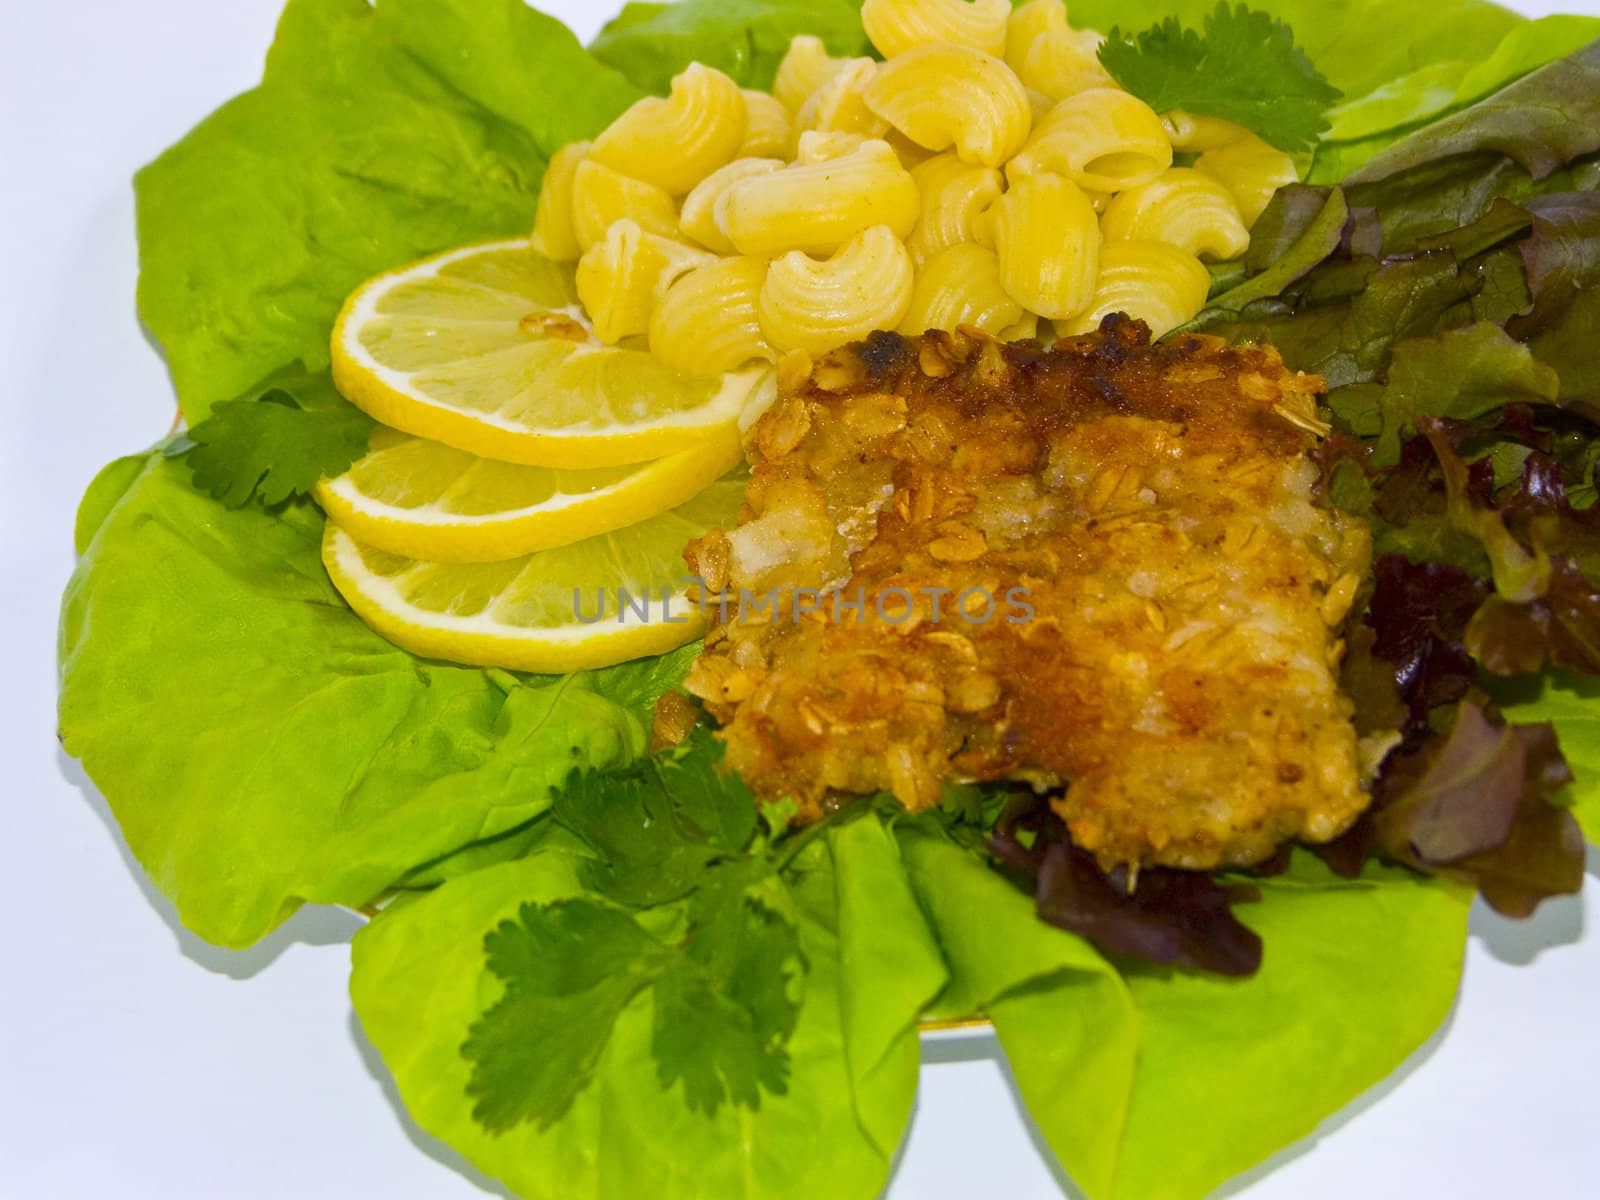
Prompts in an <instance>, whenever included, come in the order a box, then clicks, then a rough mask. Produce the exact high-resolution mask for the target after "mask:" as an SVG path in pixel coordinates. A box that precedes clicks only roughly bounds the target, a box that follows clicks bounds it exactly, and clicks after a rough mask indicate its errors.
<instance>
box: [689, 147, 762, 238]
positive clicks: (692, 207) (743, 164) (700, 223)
mask: <svg viewBox="0 0 1600 1200" xmlns="http://www.w3.org/2000/svg"><path fill="white" fill-rule="evenodd" d="M783 165H784V164H783V160H782V159H781V158H736V159H734V160H733V161H732V162H731V163H729V164H728V165H727V166H725V167H719V168H718V169H717V170H715V171H713V172H711V174H709V175H707V176H706V177H705V178H704V179H702V180H701V181H700V183H699V185H698V186H696V188H695V189H694V191H692V192H690V193H689V194H688V195H687V196H685V197H684V199H683V211H682V213H681V214H680V215H679V217H678V228H679V230H681V231H682V233H683V235H684V237H686V238H689V239H691V240H692V241H696V242H699V243H700V244H701V245H702V246H704V247H705V248H706V249H707V250H715V251H716V252H717V253H718V254H732V253H733V242H731V241H730V240H729V239H728V234H727V230H726V225H727V200H728V192H729V190H730V189H731V188H732V187H733V185H734V184H736V183H738V182H739V181H740V180H741V179H750V178H752V177H754V176H756V175H770V174H772V172H774V171H781V170H783Z"/></svg>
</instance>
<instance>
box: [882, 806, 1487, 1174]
mask: <svg viewBox="0 0 1600 1200" xmlns="http://www.w3.org/2000/svg"><path fill="white" fill-rule="evenodd" d="M904 842H905V847H906V861H907V864H908V868H909V870H910V873H911V880H912V884H913V886H914V887H915V888H916V891H917V895H918V898H919V899H920V900H921V901H922V903H923V905H924V907H925V909H926V911H927V912H928V915H929V919H930V921H931V923H932V925H933V928H934V932H935V934H936V936H937V937H938V939H939V942H940V944H941V945H942V946H943V947H944V950H945V954H946V957H947V960H948V962H949V966H950V971H951V982H950V987H949V989H948V991H947V993H946V995H947V997H948V998H949V1000H950V1002H951V1003H952V1004H953V1005H954V1006H955V1007H956V1008H965V1007H967V1006H969V1005H973V1006H977V1007H979V1008H982V1009H983V1010H984V1011H986V1012H987V1013H988V1014H989V1015H990V1017H991V1018H992V1019H993V1021H994V1024H995V1030H996V1033H997V1034H998V1036H999V1038H1000V1042H1001V1045H1002V1046H1003V1047H1004V1048H1005V1051H1006V1057H1007V1059H1008V1060H1009V1062H1010V1064H1011V1069H1012V1072H1013V1073H1014V1074H1015V1076H1016V1079H1017V1085H1018V1087H1019V1089H1020V1090H1021V1092H1022V1095H1023V1098H1024V1099H1025V1100H1026V1102H1027V1104H1028V1111H1029V1112H1030V1113H1031V1114H1032V1115H1033V1118H1034V1120H1035V1121H1036V1122H1037V1123H1038V1125H1039V1128H1040V1131H1041V1132H1042V1133H1043V1134H1044V1137H1045V1140H1046V1141H1047V1142H1048V1143H1049V1144H1050V1147H1051V1149H1052V1150H1053V1151H1054V1152H1055V1153H1056V1155H1057V1157H1058V1158H1059V1159H1060V1160H1061V1163H1062V1166H1063V1167H1065V1169H1066V1170H1067V1172H1068V1173H1069V1174H1070V1175H1071V1176H1072V1178H1073V1180H1074V1182H1075V1183H1077V1184H1078V1185H1079V1186H1080V1187H1081V1188H1083V1190H1084V1191H1085V1192H1086V1193H1087V1194H1088V1195H1089V1196H1090V1197H1091V1198H1092V1200H1190V1198H1194V1200H1198V1198H1199V1197H1201V1196H1204V1195H1207V1194H1208V1193H1210V1192H1211V1191H1212V1190H1213V1189H1214V1188H1216V1187H1217V1186H1218V1185H1220V1184H1221V1183H1223V1182H1224V1181H1225V1180H1227V1179H1229V1178H1230V1177H1232V1176H1234V1175H1236V1174H1238V1173H1239V1172H1241V1171H1243V1170H1246V1169H1247V1168H1249V1167H1250V1166H1252V1165H1254V1164H1255V1163H1257V1162H1260V1161H1261V1160H1262V1159H1264V1158H1266V1157H1267V1156H1268V1155H1270V1154H1272V1153H1273V1152H1274V1151H1276V1150H1278V1149H1280V1148H1281V1147H1283V1146H1285V1145H1288V1144H1289V1143H1291V1142H1293V1141H1295V1140H1296V1139H1298V1138H1301V1137H1304V1136H1306V1135H1307V1134H1309V1133H1310V1132H1311V1131H1312V1130H1314V1129H1315V1128H1316V1126H1317V1124H1318V1123H1319V1122H1320V1121H1322V1120H1323V1119H1324V1118H1325V1117H1327V1116H1328V1115H1329V1114H1331V1113H1333V1112H1335V1111H1337V1110H1338V1109H1339V1108H1340V1107H1341V1106H1343V1105H1345V1104H1347V1103H1349V1101H1350V1100H1352V1099H1354V1098H1355V1097H1356V1096H1358V1095H1360V1094H1361V1092H1363V1091H1365V1090H1366V1089H1367V1088H1369V1087H1371V1086H1372V1085H1373V1084H1375V1083H1377V1082H1378V1081H1379V1080H1381V1079H1382V1078H1384V1077H1385V1076H1386V1075H1388V1074H1389V1073H1390V1072H1391V1071H1393V1070H1394V1069H1395V1068H1396V1067H1398V1066H1399V1065H1400V1064H1401V1063H1402V1062H1403V1061H1404V1060H1405V1059H1406V1057H1407V1056H1408V1055H1410V1054H1411V1053H1412V1052H1413V1051H1414V1050H1415V1049H1416V1048H1417V1047H1418V1046H1420V1045H1421V1044H1422V1043H1423V1042H1424V1041H1426V1040H1427V1038H1428V1037H1429V1036H1430V1035H1431V1034H1432V1033H1433V1031H1434V1030H1435V1029H1436V1028H1437V1027H1438V1026H1439V1024H1440V1023H1441V1022H1442V1021H1443V1019H1444V1017H1445V1015H1446V1013H1448V1011H1449V1009H1450V1006H1451V1004H1452V1003H1453V1002H1454V1000H1455V994H1456V988H1457V985H1458V983H1459V980H1460V972H1461V959H1462V954H1463V951H1464V948H1465V944H1466V933H1467V928H1466V926H1467V907H1468V905H1467V900H1468V898H1469V896H1470V893H1469V892H1467V891H1466V890H1465V889H1462V888H1458V887H1456V886H1455V885H1452V884H1449V883H1444V882H1440V881H1437V880H1424V879H1421V878H1419V877H1417V876H1415V875H1412V874H1410V873H1409V872H1406V871H1399V870H1388V869H1374V868H1371V867H1369V868H1368V869H1367V872H1366V873H1365V874H1364V875H1363V876H1362V878H1360V879H1359V880H1355V881H1348V880H1343V879H1340V878H1338V877H1336V876H1334V875H1333V874H1331V873H1330V872H1329V871H1327V870H1326V868H1324V867H1323V866H1321V864H1319V863H1317V862H1315V861H1314V860H1313V859H1311V858H1310V856H1309V855H1305V854H1300V855H1297V856H1296V858H1295V860H1294V863H1293V866H1292V867H1291V869H1290V870H1289V871H1288V872H1287V873H1286V874H1284V875H1281V876H1277V877H1274V878H1268V879H1261V880H1255V881H1253V882H1255V883H1257V884H1258V886H1259V887H1260V888H1261V891H1262V900H1261V901H1260V903H1257V904H1249V905H1243V906H1241V907H1240V908H1239V909H1238V910H1237V912H1238V914H1239V915H1240V917H1242V918H1243V919H1244V920H1245V921H1246V922H1247V923H1248V924H1249V925H1251V926H1252V927H1253V928H1254V929H1255V930H1256V931H1257V932H1259V933H1260V934H1261V935H1262V938H1263V939H1264V941H1265V943H1266V957H1265V960H1264V962H1263V964H1262V968H1261V971H1260V972H1259V973H1258V974H1257V975H1255V976H1253V977H1250V978H1248V979H1226V978H1222V977H1220V976H1216V975H1206V974H1199V973H1191V972H1181V971H1165V970H1157V969H1154V968H1144V967H1140V966H1136V965H1128V966H1125V967H1124V970H1123V971H1122V973H1121V974H1120V975H1119V974H1118V971H1117V970H1116V969H1115V968H1114V967H1113V966H1112V965H1111V964H1110V963H1108V962H1107V961H1106V960H1105V959H1103V958H1101V957H1100V956H1099V955H1098V954H1097V953H1095V952H1094V951H1093V950H1092V949H1091V948H1089V947H1088V946H1087V944H1085V943H1083V942H1081V941H1080V940H1079V939H1076V938H1073V937H1071V936H1070V935H1067V934H1063V933H1061V932H1060V931H1057V930H1053V929H1050V928H1047V927H1045V926H1043V925H1041V924H1040V923H1039V922H1038V920H1037V919H1036V918H1035V917H1034V915H1033V906H1032V903H1031V900H1030V898H1029V897H1027V896H1026V895H1024V894H1023V893H1021V892H1019V891H1017V890H1016V889H1014V888H1011V887H1010V885H1008V884H1007V883H1006V882H1005V881H1004V880H1003V879H1001V878H1000V877H999V876H997V875H996V874H994V872H993V871H991V870H990V869H989V868H987V867H986V866H984V865H983V863H982V862H980V861H979V860H978V859H976V858H974V857H973V856H972V855H970V854H967V853H965V852H963V851H961V850H959V849H958V848H956V847H954V846H953V845H951V844H949V843H948V842H942V841H940V840H939V839H937V838H934V837H930V836H928V835H927V834H926V833H924V832H920V831H908V832H907V833H906V834H905V835H904ZM1263 1097H1270V1098H1271V1100H1270V1103H1269V1102H1264V1100H1263Z"/></svg>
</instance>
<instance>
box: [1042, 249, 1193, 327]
mask: <svg viewBox="0 0 1600 1200" xmlns="http://www.w3.org/2000/svg"><path fill="white" fill-rule="evenodd" d="M1210 288H1211V272H1209V271H1207V270H1206V268H1205V264H1203V263H1202V262H1201V261H1200V260H1199V259H1198V258H1196V257H1195V256H1194V255H1192V254H1189V253H1186V252H1185V251H1183V250H1180V249H1178V248H1177V247H1176V246H1169V245H1168V244H1167V243H1165V242H1106V243H1104V244H1103V245H1101V247H1100V274H1099V277H1098V278H1097V279H1096V281H1095V287H1094V299H1093V300H1092V301H1091V302H1090V304H1089V307H1088V308H1086V309H1084V311H1083V312H1081V313H1078V314H1077V315H1075V316H1072V317H1069V318H1067V319H1066V320H1065V321H1057V322H1056V323H1055V326H1056V332H1057V333H1058V334H1061V335H1062V336H1071V335H1073V334H1078V333H1092V332H1093V331H1094V330H1096V329H1098V328H1099V327H1100V322H1101V321H1102V320H1103V319H1104V318H1105V317H1107V316H1108V315H1110V314H1111V313H1116V312H1120V313H1127V314H1128V315H1129V316H1130V317H1137V318H1138V319H1139V320H1141V321H1143V322H1144V323H1145V324H1146V325H1148V326H1150V334H1151V336H1152V337H1160V336H1161V335H1162V334H1165V333H1169V332H1171V331H1172V330H1174V329H1176V328H1177V327H1178V326H1179V325H1182V324H1183V323H1184V322H1185V321H1188V320H1190V319H1191V318H1192V317H1193V316H1194V315H1195V314H1196V313H1198V312H1199V311H1200V310H1201V309H1202V308H1204V307H1205V303H1206V295H1207V293H1208V292H1209V291H1210Z"/></svg>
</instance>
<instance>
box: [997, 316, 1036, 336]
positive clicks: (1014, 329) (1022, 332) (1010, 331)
mask: <svg viewBox="0 0 1600 1200" xmlns="http://www.w3.org/2000/svg"><path fill="white" fill-rule="evenodd" d="M998 336H999V338H1000V340H1001V341H1002V342H1021V341H1025V340H1027V339H1028V338H1034V337H1038V336H1039V314H1038V313H1031V312H1024V313H1023V314H1022V319H1021V320H1019V321H1018V322H1017V323H1016V324H1014V325H1007V326H1006V327H1005V328H1004V329H1002V330H1001V331H1000V333H999V335H998Z"/></svg>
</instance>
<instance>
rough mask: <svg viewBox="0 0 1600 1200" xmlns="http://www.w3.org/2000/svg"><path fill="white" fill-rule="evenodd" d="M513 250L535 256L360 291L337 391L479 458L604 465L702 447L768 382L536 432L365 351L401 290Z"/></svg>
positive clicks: (749, 380) (378, 415) (760, 369)
mask: <svg viewBox="0 0 1600 1200" xmlns="http://www.w3.org/2000/svg"><path fill="white" fill-rule="evenodd" d="M519 250H526V251H527V252H528V253H529V254H532V253H533V251H532V248H531V247H530V245H529V243H528V241H527V240H526V239H512V240H507V241H498V242H482V243H477V244H474V245H469V246H461V247H458V248H456V249H454V250H449V251H446V252H444V253H442V254H437V255H434V256H433V257H432V258H427V259H423V260H422V261H420V262H416V263H412V264H410V265H408V266H405V267H401V268H399V269H397V270H394V271H390V272H387V273H386V274H383V275H379V276H376V277H375V278H373V279H370V280H368V281H367V282H366V283H364V284H362V285H361V287H359V288H357V289H356V291H355V292H353V293H352V294H351V296H350V297H349V299H347V300H346V301H345V304H344V308H343V309H342V310H341V311H340V313H339V317H338V320H337V321H336V322H335V323H334V329H333V339H332V368H333V379H334V383H335V385H336V386H337V387H338V389H339V391H340V392H341V393H342V394H343V395H344V396H345V398H346V399H348V400H349V401H350V402H351V403H353V404H355V405H356V406H357V407H358V408H361V409H362V410H364V411H365V412H366V413H367V414H368V415H369V416H371V417H373V418H374V419H375V420H377V421H379V422H381V423H383V424H385V425H390V426H392V427H394V428H396V429H400V430H403V431H404V432H406V433H411V434H415V435H417V436H418V437H425V438H432V439H433V440H435V441H439V442H443V443H444V444H446V445H448V446H453V447H455V448H457V449H460V450H466V451H469V452H470V453H473V454H478V455H481V456H483V457H485V458H495V459H499V460H501V461H503V462H512V463H523V464H526V465H529V466H549V467H610V466H622V465H626V464H628V463H636V462H646V461H649V460H650V459H655V458H663V457H666V456H667V455H670V454H675V453H678V452H679V451H682V450H687V449H690V448H692V447H694V446H696V445H698V444H700V443H701V442H703V441H704V440H705V438H706V437H707V436H708V435H709V434H711V433H712V432H714V431H717V430H719V429H722V428H724V427H733V426H735V425H736V424H737V422H738V421H739V418H740V416H741V414H742V413H743V412H744V410H745V408H746V406H747V405H748V404H749V402H750V401H751V399H752V397H753V396H755V394H756V393H757V391H758V389H759V388H760V387H761V385H762V383H763V382H764V381H766V380H767V379H768V377H769V376H770V368H769V367H767V366H766V365H765V364H763V365H760V366H755V367H750V368H746V369H743V370H739V371H731V372H729V373H728V374H726V375H725V376H723V377H722V381H721V385H720V386H719V387H717V389H716V390H715V391H714V392H713V393H711V395H710V396H709V398H708V399H707V400H706V401H705V402H704V403H701V404H698V405H695V406H694V407H692V408H688V409H683V410H679V411H675V412H670V413H664V414H661V415H659V416H657V417H653V418H652V419H650V420H649V421H646V422H642V423H638V424H626V423H617V422H610V423H607V424H605V425H603V426H600V427H598V428H595V427H585V426H581V425H580V426H573V427H569V428H564V429H553V428H551V429H541V428H536V427H533V426H530V425H527V424H523V423H519V422H517V421H515V420H512V419H509V418H507V417H505V416H502V415H500V414H498V413H495V412H491V411H469V410H467V409H463V408H458V407H453V406H451V405H449V404H447V403H444V402H443V401H441V400H439V399H437V398H436V397H433V396H430V395H428V394H427V393H426V392H425V391H423V390H420V389H419V388H417V387H416V386H415V385H414V383H413V377H414V375H416V374H418V373H419V372H411V371H403V370H399V369H398V368H395V367H392V366H389V365H387V364H385V363H383V362H380V361H378V359H377V358H376V357H374V355H373V354H372V352H371V351H370V350H369V349H368V348H367V346H366V345H365V344H363V342H362V340H361V338H360V336H359V333H360V331H361V329H362V328H363V326H365V325H366V324H367V323H369V322H371V321H373V320H374V319H376V318H378V317H379V316H380V315H383V314H380V312H379V305H380V304H381V303H382V301H383V298H384V297H385V296H386V295H388V294H389V293H390V292H391V291H392V290H393V289H394V288H396V287H397V286H399V285H401V284H403V283H408V282H413V281H417V280H422V279H425V278H427V277H429V276H438V275H439V274H440V273H441V272H442V271H443V270H444V268H446V267H449V266H450V265H451V264H453V263H457V262H460V261H461V260H463V259H465V258H468V257H471V256H474V255H489V254H495V253H504V252H507V251H513V252H514V251H519ZM529 307H530V310H533V309H534V308H536V307H537V306H534V305H532V304H531V303H530V306H529ZM542 311H545V312H549V313H554V314H558V315H565V316H567V317H570V318H571V319H572V320H573V321H574V322H576V323H577V324H578V325H580V326H583V327H584V328H587V320H586V318H584V316H583V313H582V310H581V308H579V307H578V306H577V305H576V304H575V303H569V304H567V305H561V306H556V305H552V306H548V307H546V308H544V309H543V310H542ZM442 319H444V320H455V319H454V318H448V317H446V318H442ZM466 323H470V322H466ZM615 353H619V351H617V350H616V349H615V348H613V347H610V346H606V345H604V344H602V343H600V342H598V341H596V342H593V343H592V344H585V345H582V346H579V347H578V348H577V349H576V350H575V351H574V352H573V354H572V355H571V357H570V358H569V359H568V360H567V361H568V362H571V363H576V362H578V361H579V360H580V359H581V358H582V357H583V356H587V355H602V354H615Z"/></svg>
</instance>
